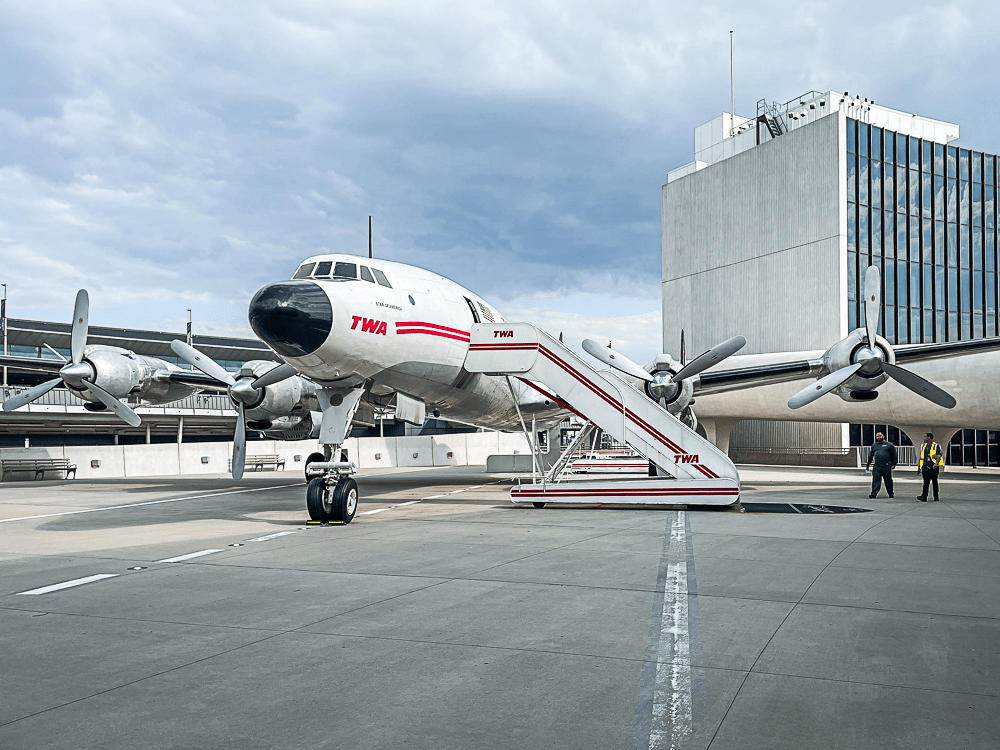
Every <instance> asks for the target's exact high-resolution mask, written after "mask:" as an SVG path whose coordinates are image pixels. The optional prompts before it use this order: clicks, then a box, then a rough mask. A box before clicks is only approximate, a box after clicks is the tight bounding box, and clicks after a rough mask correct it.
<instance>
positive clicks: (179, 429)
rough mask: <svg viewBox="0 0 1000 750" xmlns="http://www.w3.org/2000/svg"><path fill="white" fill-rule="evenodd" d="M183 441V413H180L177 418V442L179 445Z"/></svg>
mask: <svg viewBox="0 0 1000 750" xmlns="http://www.w3.org/2000/svg"><path fill="white" fill-rule="evenodd" d="M183 442H184V415H183V414H182V415H181V416H180V417H179V418H178V419H177V444H178V445H180V444H181V443H183Z"/></svg>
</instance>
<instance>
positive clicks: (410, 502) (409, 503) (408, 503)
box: [396, 500, 420, 508]
mask: <svg viewBox="0 0 1000 750" xmlns="http://www.w3.org/2000/svg"><path fill="white" fill-rule="evenodd" d="M419 502H420V501H419V500H410V501H409V502H407V503H400V504H399V505H397V506H396V507H397V508H402V507H404V506H406V505H416V504H417V503H419Z"/></svg>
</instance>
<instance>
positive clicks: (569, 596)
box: [0, 467, 1000, 750]
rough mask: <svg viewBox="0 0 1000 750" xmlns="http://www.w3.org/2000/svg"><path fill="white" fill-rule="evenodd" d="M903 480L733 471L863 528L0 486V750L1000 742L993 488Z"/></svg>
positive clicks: (378, 475) (455, 486)
mask: <svg viewBox="0 0 1000 750" xmlns="http://www.w3.org/2000/svg"><path fill="white" fill-rule="evenodd" d="M896 475H897V487H896V496H895V498H894V499H891V500H890V499H888V498H886V497H885V494H884V490H883V495H882V497H881V498H878V499H876V500H870V499H868V484H869V482H870V478H869V477H868V476H867V475H864V474H862V473H861V472H860V471H849V470H838V469H817V470H809V469H803V468H800V467H796V468H789V469H781V468H774V467H741V476H742V480H743V491H744V494H743V501H744V502H746V503H776V504H787V503H799V504H806V505H817V504H826V505H841V506H856V507H862V508H866V509H870V510H871V511H872V512H869V513H855V514H843V515H831V514H822V513H820V514H801V513H797V512H795V510H794V509H791V508H789V510H790V512H789V513H786V514H770V513H767V514H765V513H761V514H751V513H740V512H737V511H718V510H698V509H691V510H688V511H684V510H674V509H635V508H593V507H591V508H570V507H558V506H547V507H546V508H544V509H542V510H536V509H534V508H530V507H529V508H520V507H514V506H512V505H511V504H510V502H509V499H508V497H507V491H508V490H509V488H510V481H509V478H507V477H503V476H500V475H489V474H486V473H484V472H483V470H482V469H479V468H475V467H472V468H466V467H457V468H445V469H417V470H412V469H410V470H405V469H400V470H390V471H381V472H363V473H362V475H361V476H360V477H359V485H360V487H361V493H362V495H361V507H360V508H359V514H358V516H357V518H356V519H355V521H354V522H353V523H352V524H350V525H348V526H328V527H306V526H305V525H304V523H303V522H304V521H305V519H306V512H305V503H304V493H305V486H304V483H303V481H302V480H301V478H300V476H299V475H297V474H296V473H294V472H287V473H285V472H264V473H261V474H248V475H247V476H246V477H245V479H244V480H243V481H242V482H238V483H237V482H233V481H231V480H230V479H228V478H224V477H208V478H205V477H198V478H184V477H181V478H178V477H170V478H152V479H140V480H128V479H123V480H111V481H96V480H80V481H37V482H32V481H25V482H4V483H0V748H3V750H21V749H28V748H31V749H35V748H73V749H74V750H82V749H85V748H102V749H106V748H138V747H142V748H153V749H158V748H205V747H240V748H269V749H270V748H326V747H329V748H388V747H391V748H399V747H409V748H417V749H421V748H426V749H428V750H430V749H432V748H433V750H441V749H443V748H473V747H475V748H601V749H604V748H638V747H642V748H660V747H663V748H669V747H675V748H712V749H713V750H724V749H725V750H728V749H729V748H796V750H799V749H800V748H844V749H845V750H846V749H847V748H851V749H852V750H853V749H854V748H904V747H905V748H910V747H921V748H949V750H950V749H951V748H993V747H996V746H997V737H1000V683H998V681H997V678H996V675H997V674H998V673H1000V541H998V540H1000V472H997V471H996V470H978V471H971V470H962V471H953V470H950V471H947V472H945V473H944V474H943V475H942V493H941V494H942V501H941V502H939V503H919V502H917V501H916V500H915V499H914V498H915V496H916V495H917V494H918V491H919V483H918V481H917V479H916V475H915V474H914V473H904V472H900V471H897V472H896ZM786 507H787V506H786ZM170 561H174V562H170ZM100 576H103V577H100ZM60 586H62V587H60Z"/></svg>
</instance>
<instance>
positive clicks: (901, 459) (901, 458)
mask: <svg viewBox="0 0 1000 750" xmlns="http://www.w3.org/2000/svg"><path fill="white" fill-rule="evenodd" d="M858 452H859V453H860V455H861V465H862V466H865V465H867V463H868V456H869V455H870V454H871V452H872V449H871V446H870V445H866V446H862V447H860V448H858ZM919 460H920V452H919V451H918V450H917V448H916V447H915V446H913V445H897V446H896V465H897V466H916V465H917V463H918V462H919Z"/></svg>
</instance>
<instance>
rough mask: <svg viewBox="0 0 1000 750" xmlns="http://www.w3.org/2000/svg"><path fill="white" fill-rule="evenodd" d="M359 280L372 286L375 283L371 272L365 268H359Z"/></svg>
mask: <svg viewBox="0 0 1000 750" xmlns="http://www.w3.org/2000/svg"><path fill="white" fill-rule="evenodd" d="M361 278H362V279H364V280H365V281H370V282H371V283H373V284H374V283H375V279H374V278H372V272H371V271H369V270H368V267H367V266H361Z"/></svg>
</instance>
